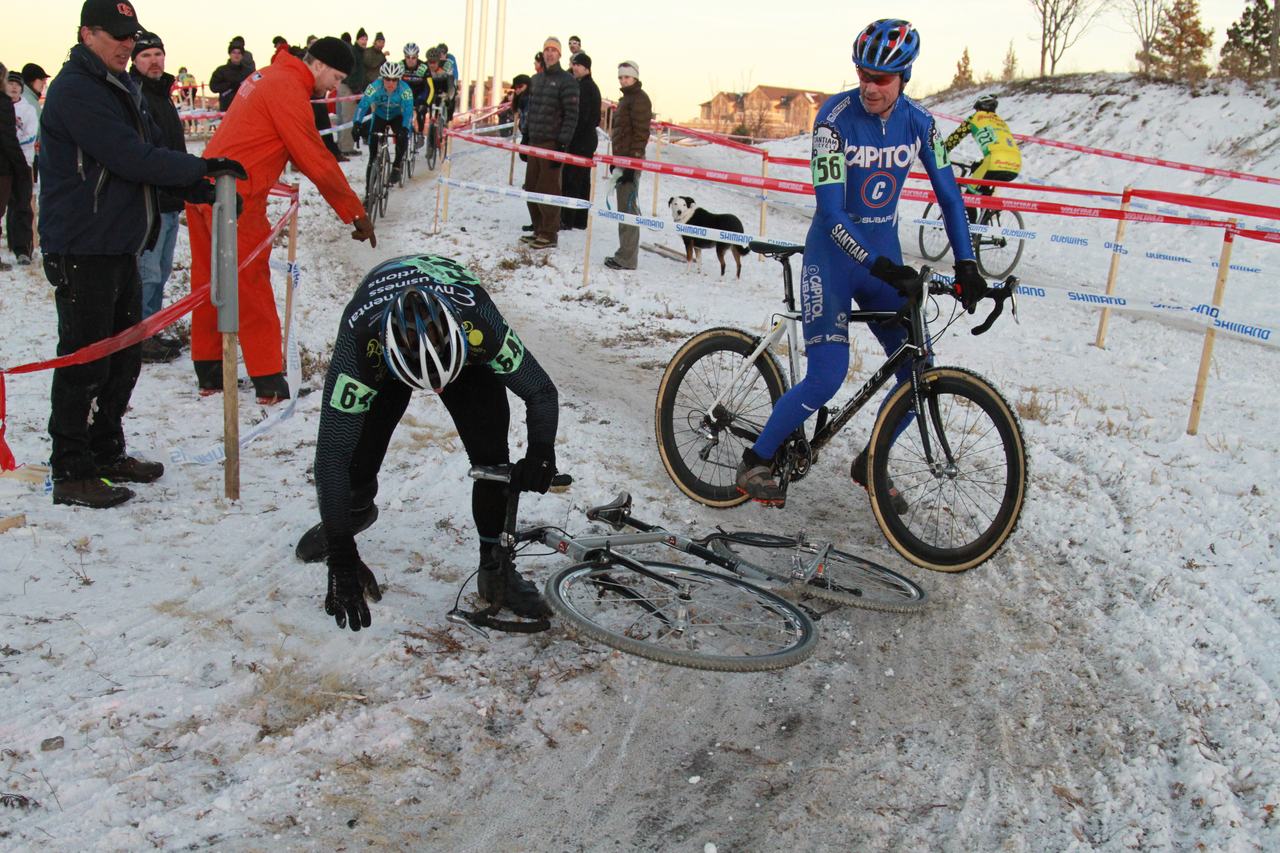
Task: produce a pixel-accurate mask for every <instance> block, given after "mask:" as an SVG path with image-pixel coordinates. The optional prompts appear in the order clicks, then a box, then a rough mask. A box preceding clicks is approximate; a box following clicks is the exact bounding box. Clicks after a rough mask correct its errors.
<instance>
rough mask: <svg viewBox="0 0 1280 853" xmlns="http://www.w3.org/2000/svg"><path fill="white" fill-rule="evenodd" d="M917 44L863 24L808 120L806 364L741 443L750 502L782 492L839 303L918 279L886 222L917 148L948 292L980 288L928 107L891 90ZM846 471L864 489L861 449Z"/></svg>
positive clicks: (835, 330)
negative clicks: (756, 432) (934, 207)
mask: <svg viewBox="0 0 1280 853" xmlns="http://www.w3.org/2000/svg"><path fill="white" fill-rule="evenodd" d="M919 52H920V36H919V34H918V33H917V32H916V31H915V29H914V28H913V27H912V26H911V24H909V23H908V22H906V21H901V20H879V21H876V22H875V23H873V24H871V25H870V26H868V27H867V28H866V29H865V30H863V31H862V32H861V33H860V34H859V35H858V37H857V39H856V40H855V41H854V43H853V62H854V65H855V66H857V71H858V81H859V83H860V85H859V87H858V88H857V89H853V90H851V91H847V92H841V93H840V94H838V95H833V96H832V97H830V98H828V99H827V101H826V102H825V103H824V104H823V105H822V109H821V110H819V112H818V115H817V119H816V120H815V122H814V127H813V152H812V159H811V161H810V162H811V168H812V172H813V184H814V193H815V195H816V196H817V202H818V207H817V212H816V213H815V214H814V217H813V222H812V224H811V225H810V227H809V233H808V235H807V236H806V238H805V247H804V267H803V270H802V272H801V279H800V300H801V305H802V308H803V322H804V338H805V355H806V356H807V357H808V361H809V366H808V369H807V372H806V375H805V377H804V379H803V380H802V381H800V382H798V383H796V385H795V387H794V388H792V389H791V390H790V391H788V392H787V393H786V394H784V395H783V396H782V397H781V398H780V399H779V400H778V402H777V404H776V405H775V406H774V409H773V413H772V414H771V415H770V416H769V420H768V422H767V423H766V424H765V427H764V429H763V430H762V431H761V433H760V437H759V439H757V440H756V443H755V445H754V446H753V447H748V448H747V449H746V450H745V451H744V452H743V457H742V464H741V465H740V466H739V467H738V473H737V486H738V489H739V490H740V491H741V492H742V493H743V494H747V495H750V496H751V497H752V498H753V499H755V500H757V501H760V502H761V503H765V504H770V505H773V506H782V504H783V503H784V502H785V499H786V484H785V483H780V482H779V480H778V477H777V475H776V473H775V460H774V455H775V453H776V452H777V450H778V448H779V447H780V446H781V445H782V443H783V442H784V441H785V440H786V438H787V437H788V436H789V435H791V433H792V432H794V431H795V430H796V429H797V428H798V427H800V425H801V424H803V423H804V421H805V420H806V419H807V418H808V417H809V416H811V415H812V414H814V413H815V412H817V411H818V409H819V408H820V407H821V406H822V405H823V404H825V403H826V402H827V401H828V400H830V399H831V398H832V397H833V396H835V393H836V392H837V391H838V390H839V389H840V386H841V385H842V384H843V383H844V380H845V374H846V373H848V370H849V310H850V307H851V306H850V303H851V302H856V303H857V305H858V307H859V308H860V309H862V310H864V311H896V310H898V309H900V308H901V307H902V306H903V305H904V303H905V297H904V296H903V295H902V294H901V293H900V292H899V291H898V290H897V286H898V285H901V284H902V283H906V282H910V281H912V280H914V279H915V278H916V277H917V272H916V270H915V269H913V268H912V267H909V266H904V265H903V263H902V249H901V247H900V246H899V245H898V224H897V220H898V211H897V207H898V197H899V195H900V193H901V190H902V185H903V182H904V181H905V180H906V177H907V172H908V170H909V169H910V168H911V164H912V162H913V161H915V160H916V159H917V158H919V160H920V162H921V164H922V165H923V166H924V169H925V171H926V172H927V173H928V175H929V180H930V182H931V183H932V184H933V189H934V192H935V193H936V194H937V196H938V202H939V205H940V206H941V208H942V213H943V219H944V220H945V224H946V229H947V234H948V235H949V236H950V238H951V245H952V246H953V247H955V248H954V249H953V252H954V254H955V259H956V284H957V293H958V294H960V296H961V300H962V302H963V303H964V306H965V308H966V309H967V310H968V311H969V312H970V313H972V312H973V310H974V307H975V306H976V305H977V303H978V300H980V299H981V298H982V297H983V296H984V295H985V294H986V292H987V283H986V281H985V280H984V279H983V278H982V276H981V275H980V274H979V272H978V266H977V263H976V262H975V261H974V254H973V246H972V245H971V243H970V241H969V229H968V226H967V223H966V221H965V214H964V203H963V201H962V200H961V197H960V190H959V188H958V187H957V186H956V181H955V176H954V175H953V174H952V172H951V164H950V161H949V160H948V159H947V152H946V149H945V148H943V146H942V138H941V137H940V136H939V134H938V130H937V127H936V126H935V124H934V120H933V116H932V115H930V114H929V111H928V110H926V109H925V108H924V107H922V106H920V105H919V104H917V103H916V102H915V101H913V100H911V99H910V98H908V97H907V96H906V95H904V94H903V91H902V90H903V87H904V86H905V84H906V82H907V81H908V80H910V79H911V65H912V63H913V62H914V61H915V60H916V57H917V56H918V55H919ZM871 330H872V332H873V333H874V334H875V335H876V337H877V339H879V341H880V345H881V346H883V347H884V350H885V352H886V353H889V354H891V353H893V352H894V351H896V350H897V349H898V347H899V346H901V345H902V343H903V342H904V341H905V340H906V339H907V332H906V330H905V329H903V328H902V327H901V326H899V325H892V326H890V325H872V326H871ZM910 370H911V368H910V366H904V367H903V368H902V369H901V370H899V371H898V374H897V379H898V383H899V384H901V383H902V382H904V381H907V380H908V379H909V377H910ZM890 393H892V391H890ZM850 473H851V475H852V477H853V479H854V482H856V483H858V485H860V486H862V487H863V488H866V483H867V451H866V449H865V448H864V449H863V451H862V453H860V454H859V455H858V457H857V459H856V460H855V461H854V463H853V466H852V469H851V471H850ZM895 503H897V501H895Z"/></svg>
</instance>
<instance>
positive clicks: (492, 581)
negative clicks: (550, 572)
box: [476, 563, 551, 619]
mask: <svg viewBox="0 0 1280 853" xmlns="http://www.w3.org/2000/svg"><path fill="white" fill-rule="evenodd" d="M476 585H477V586H478V587H479V590H480V597H481V598H483V599H484V600H485V601H487V602H489V603H490V604H492V605H496V606H498V607H506V608H507V609H508V610H510V611H511V612H512V613H514V614H515V615H517V616H519V617H521V618H523V619H546V618H548V617H550V616H551V608H550V607H548V606H547V603H546V602H545V601H543V600H542V595H541V594H540V593H539V592H538V586H537V584H535V583H534V582H533V581H531V580H527V579H526V578H524V577H523V576H522V575H521V574H520V573H519V572H517V571H516V570H515V569H514V568H512V567H510V566H506V567H503V566H499V565H498V564H495V563H488V564H484V565H481V566H480V575H479V579H478V581H477V584H476Z"/></svg>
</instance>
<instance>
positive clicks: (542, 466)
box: [511, 444, 556, 495]
mask: <svg viewBox="0 0 1280 853" xmlns="http://www.w3.org/2000/svg"><path fill="white" fill-rule="evenodd" d="M555 475H556V450H555V448H554V447H552V446H551V445H549V444H531V445H529V452H528V453H526V454H525V457H524V458H523V459H521V460H520V461H519V462H517V463H516V466H515V468H513V469H512V471H511V484H512V485H514V486H516V487H517V488H519V489H520V491H522V492H538V493H539V494H543V495H545V494H546V493H547V489H549V488H551V478H552V477H554V476H555Z"/></svg>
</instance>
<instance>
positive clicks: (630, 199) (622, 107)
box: [604, 62, 653, 270]
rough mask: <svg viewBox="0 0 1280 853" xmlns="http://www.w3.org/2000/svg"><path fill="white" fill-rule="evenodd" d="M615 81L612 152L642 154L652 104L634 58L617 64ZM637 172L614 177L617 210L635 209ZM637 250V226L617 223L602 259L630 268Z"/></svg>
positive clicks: (613, 266)
mask: <svg viewBox="0 0 1280 853" xmlns="http://www.w3.org/2000/svg"><path fill="white" fill-rule="evenodd" d="M618 85H619V86H620V87H621V88H622V100H620V101H618V109H617V111H616V112H614V114H613V129H612V136H611V138H612V140H613V153H614V155H615V156H617V157H639V158H643V157H644V149H645V146H646V145H648V144H649V125H650V123H652V121H653V104H652V103H650V101H649V96H648V95H647V94H645V91H644V89H643V88H641V86H640V67H639V66H638V65H636V64H635V63H634V62H624V63H622V64H621V65H619V66H618ZM639 194H640V176H639V173H637V172H636V170H635V169H623V170H622V177H621V179H620V180H619V181H618V210H620V211H622V212H623V213H639V212H640V204H639V200H638V198H639ZM639 254H640V229H639V228H638V227H637V226H635V225H619V226H618V251H616V252H614V253H613V254H612V255H611V256H610V257H607V258H605V259H604V265H605V266H606V267H609V269H615V270H633V269H635V268H636V263H637V261H638V257H637V256H638V255H639Z"/></svg>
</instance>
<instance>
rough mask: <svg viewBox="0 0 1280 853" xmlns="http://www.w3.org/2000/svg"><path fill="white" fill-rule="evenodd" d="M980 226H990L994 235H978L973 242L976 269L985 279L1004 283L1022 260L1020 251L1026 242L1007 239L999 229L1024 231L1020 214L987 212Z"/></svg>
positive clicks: (997, 211)
mask: <svg viewBox="0 0 1280 853" xmlns="http://www.w3.org/2000/svg"><path fill="white" fill-rule="evenodd" d="M982 224H983V225H990V226H991V227H992V228H994V229H995V231H996V233H994V234H983V235H980V237H979V239H978V240H976V241H975V247H976V249H977V252H976V254H977V258H978V269H979V270H981V271H982V274H983V275H985V276H986V277H987V278H991V279H995V280H997V281H1004V279H1005V278H1006V277H1007V276H1008V275H1009V273H1011V272H1013V269H1014V267H1016V266H1017V265H1018V261H1019V260H1021V259H1022V250H1023V249H1024V248H1026V242H1027V241H1026V240H1024V239H1023V238H1021V237H1008V236H1005V235H1003V234H1001V233H999V232H1000V229H1001V228H1009V227H1016V228H1017V229H1018V230H1019V231H1023V230H1025V226H1024V225H1023V224H1022V214H1021V213H1019V212H1018V211H1016V210H989V211H987V213H986V215H985V216H983V218H982Z"/></svg>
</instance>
